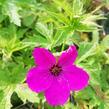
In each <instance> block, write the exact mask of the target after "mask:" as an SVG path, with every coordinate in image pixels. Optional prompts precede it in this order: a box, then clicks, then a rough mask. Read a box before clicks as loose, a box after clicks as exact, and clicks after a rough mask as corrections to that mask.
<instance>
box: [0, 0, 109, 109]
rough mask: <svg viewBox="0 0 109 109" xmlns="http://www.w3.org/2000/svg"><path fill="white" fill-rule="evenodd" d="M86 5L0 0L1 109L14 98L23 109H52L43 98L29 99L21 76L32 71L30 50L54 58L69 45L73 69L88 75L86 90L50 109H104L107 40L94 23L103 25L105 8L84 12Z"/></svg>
mask: <svg viewBox="0 0 109 109" xmlns="http://www.w3.org/2000/svg"><path fill="white" fill-rule="evenodd" d="M91 3H92V2H91V0H0V109H11V107H12V104H11V96H12V94H13V92H16V93H17V95H18V96H19V97H20V99H21V100H22V101H23V102H24V103H26V101H27V100H28V101H30V102H32V103H36V104H37V107H38V109H41V108H42V109H44V108H47V109H52V108H54V107H51V106H49V105H48V104H47V103H46V102H45V99H44V97H43V95H42V94H41V95H38V94H34V93H33V92H31V91H30V90H29V89H28V88H27V86H26V81H25V76H26V72H27V70H28V69H29V68H30V67H31V66H33V65H34V61H33V57H32V50H33V48H34V47H37V46H41V47H45V48H48V49H49V50H51V51H52V52H53V53H54V54H55V55H59V54H60V53H61V52H62V51H63V50H65V49H66V48H67V47H68V46H69V45H72V44H75V45H76V46H77V47H78V58H77V60H76V65H78V66H81V67H83V68H84V69H85V70H87V72H89V74H90V82H89V86H88V87H87V88H86V89H84V90H82V91H80V92H74V93H73V95H72V96H73V97H74V101H72V102H69V101H68V103H67V104H66V105H65V106H59V107H55V108H56V109H71V108H74V109H108V108H109V35H105V36H103V34H102V35H101V34H100V32H102V31H103V30H104V25H102V24H101V25H99V23H98V22H101V21H106V20H105V19H108V18H106V17H104V15H103V13H104V12H103V10H102V8H101V7H103V6H104V7H105V8H106V7H107V4H108V0H104V1H102V3H101V4H102V5H99V6H95V7H94V10H92V9H91V10H90V11H88V9H89V7H90V5H91ZM105 3H107V4H106V5H105ZM88 6H89V7H88ZM106 28H107V27H106ZM90 34H91V35H90ZM74 102H75V103H76V104H75V103H74ZM16 109H17V108H16ZM18 109H20V108H18Z"/></svg>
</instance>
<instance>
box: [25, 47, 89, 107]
mask: <svg viewBox="0 0 109 109" xmlns="http://www.w3.org/2000/svg"><path fill="white" fill-rule="evenodd" d="M77 54H78V53H77V50H76V47H75V46H70V47H69V48H68V50H66V51H63V52H62V54H61V56H60V57H59V59H58V61H56V59H55V57H54V56H53V55H52V53H51V52H49V51H48V50H47V49H45V48H39V47H38V48H35V49H34V50H33V57H34V60H35V63H36V66H35V67H33V68H31V69H30V70H29V71H28V73H27V84H28V86H29V88H30V89H31V90H32V91H34V92H37V93H39V92H44V95H45V97H46V100H47V102H48V103H49V104H50V105H52V106H57V105H63V104H64V103H66V102H67V100H68V98H69V96H70V91H79V90H82V89H84V88H85V87H86V86H87V85H88V80H89V75H88V74H87V72H86V71H85V70H83V69H82V68H79V67H77V66H76V65H74V61H75V60H76V57H77Z"/></svg>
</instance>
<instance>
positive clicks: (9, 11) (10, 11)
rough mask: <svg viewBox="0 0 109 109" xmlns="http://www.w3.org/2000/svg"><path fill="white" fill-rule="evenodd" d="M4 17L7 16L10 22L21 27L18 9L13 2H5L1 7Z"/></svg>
mask: <svg viewBox="0 0 109 109" xmlns="http://www.w3.org/2000/svg"><path fill="white" fill-rule="evenodd" d="M3 9H4V13H5V15H8V16H9V18H10V21H11V22H12V23H14V24H16V25H17V26H21V19H20V15H19V13H18V11H19V9H20V8H19V7H18V6H17V5H16V4H15V3H14V2H13V1H8V0H7V1H6V2H5V3H4V6H3Z"/></svg>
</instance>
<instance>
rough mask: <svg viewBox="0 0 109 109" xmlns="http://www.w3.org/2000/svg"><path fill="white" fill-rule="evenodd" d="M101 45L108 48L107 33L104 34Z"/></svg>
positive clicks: (108, 37) (108, 38)
mask: <svg viewBox="0 0 109 109" xmlns="http://www.w3.org/2000/svg"><path fill="white" fill-rule="evenodd" d="M101 45H102V46H103V47H104V48H105V49H108V48H109V35H107V36H105V38H104V39H103V40H102V42H101Z"/></svg>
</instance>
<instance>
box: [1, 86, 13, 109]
mask: <svg viewBox="0 0 109 109" xmlns="http://www.w3.org/2000/svg"><path fill="white" fill-rule="evenodd" d="M13 90H14V88H13V87H11V86H7V87H5V89H4V90H3V92H4V95H3V98H2V100H1V101H0V109H10V108H11V106H12V105H11V101H10V98H11V95H12V93H13Z"/></svg>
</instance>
